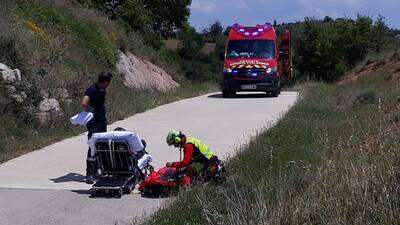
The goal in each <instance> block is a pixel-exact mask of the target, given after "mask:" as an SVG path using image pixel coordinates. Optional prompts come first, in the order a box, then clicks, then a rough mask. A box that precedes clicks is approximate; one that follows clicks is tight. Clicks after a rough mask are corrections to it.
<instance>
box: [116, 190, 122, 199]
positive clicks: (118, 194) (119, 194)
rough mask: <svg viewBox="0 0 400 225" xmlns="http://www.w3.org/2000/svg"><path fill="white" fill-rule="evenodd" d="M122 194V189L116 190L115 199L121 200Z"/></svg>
mask: <svg viewBox="0 0 400 225" xmlns="http://www.w3.org/2000/svg"><path fill="white" fill-rule="evenodd" d="M123 194H124V191H123V190H122V188H120V189H118V190H117V193H116V195H115V197H116V198H121V197H122V195H123Z"/></svg>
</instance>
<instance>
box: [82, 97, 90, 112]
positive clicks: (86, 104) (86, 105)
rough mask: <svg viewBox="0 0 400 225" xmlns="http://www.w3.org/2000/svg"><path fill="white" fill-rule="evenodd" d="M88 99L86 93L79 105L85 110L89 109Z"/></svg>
mask: <svg viewBox="0 0 400 225" xmlns="http://www.w3.org/2000/svg"><path fill="white" fill-rule="evenodd" d="M89 100H90V98H89V96H87V95H85V96H83V99H82V102H81V106H82V108H83V109H84V110H85V111H89V109H90V105H89Z"/></svg>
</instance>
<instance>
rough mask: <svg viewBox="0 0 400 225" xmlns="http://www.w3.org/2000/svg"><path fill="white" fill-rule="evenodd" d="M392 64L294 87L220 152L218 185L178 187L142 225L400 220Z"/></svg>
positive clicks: (399, 134)
mask: <svg viewBox="0 0 400 225" xmlns="http://www.w3.org/2000/svg"><path fill="white" fill-rule="evenodd" d="M397 68H399V65H398V64H397V63H393V64H391V65H387V66H385V67H382V68H381V69H378V70H377V71H373V72H372V73H371V74H367V75H365V76H364V77H362V78H360V80H358V81H354V82H349V83H346V84H341V85H337V84H330V85H328V84H307V85H305V86H303V87H301V88H300V89H301V90H302V93H303V94H302V95H303V98H302V100H300V101H299V102H298V104H297V105H296V106H295V107H293V108H292V109H291V110H290V111H289V113H288V114H287V115H285V116H284V117H283V118H282V119H281V120H280V121H279V122H278V123H277V125H276V126H275V127H274V128H272V129H271V130H269V131H266V132H264V133H262V134H260V135H259V136H258V137H256V138H254V139H253V140H252V141H251V142H250V144H249V146H248V147H246V148H243V149H239V151H238V152H237V155H236V156H235V157H233V158H232V159H230V160H229V162H228V171H230V176H229V179H228V182H227V183H226V184H225V185H222V186H212V185H207V186H204V187H196V188H194V189H191V190H188V191H185V192H184V193H183V195H182V196H178V198H177V200H174V201H173V202H172V203H171V204H170V205H169V206H168V207H166V208H164V209H162V210H160V211H158V212H156V213H155V214H154V215H153V216H152V217H151V218H150V219H149V220H148V221H147V222H146V223H145V224H231V225H236V224H237V225H239V224H249V225H250V224H251V225H253V224H280V225H282V224H284V225H289V224H293V225H298V224H324V225H325V224H360V225H364V224H388V225H391V224H400V216H399V215H400V164H399V160H400V105H399V102H400V96H399V94H398V93H399V90H400V89H399V87H400V82H399V81H398V80H396V79H394V78H393V77H392V75H393V71H395V70H396V69H397ZM187 205H190V208H185V206H187Z"/></svg>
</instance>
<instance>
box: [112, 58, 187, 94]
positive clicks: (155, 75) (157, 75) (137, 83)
mask: <svg viewBox="0 0 400 225" xmlns="http://www.w3.org/2000/svg"><path fill="white" fill-rule="evenodd" d="M117 69H118V72H119V73H121V74H123V75H124V76H125V85H126V86H128V87H131V88H136V89H155V90H159V91H163V92H166V91H168V90H171V89H174V88H177V87H179V84H178V83H177V82H175V81H174V80H173V79H172V77H171V76H170V75H169V74H167V72H165V71H164V70H163V69H161V68H159V67H157V66H156V65H154V64H152V63H151V62H149V61H146V60H142V59H140V58H139V57H136V56H135V55H133V54H131V53H129V52H128V53H127V54H125V53H123V52H119V61H118V63H117Z"/></svg>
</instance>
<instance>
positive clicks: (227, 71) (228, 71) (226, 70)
mask: <svg viewBox="0 0 400 225" xmlns="http://www.w3.org/2000/svg"><path fill="white" fill-rule="evenodd" d="M224 73H232V69H231V68H224Z"/></svg>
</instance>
